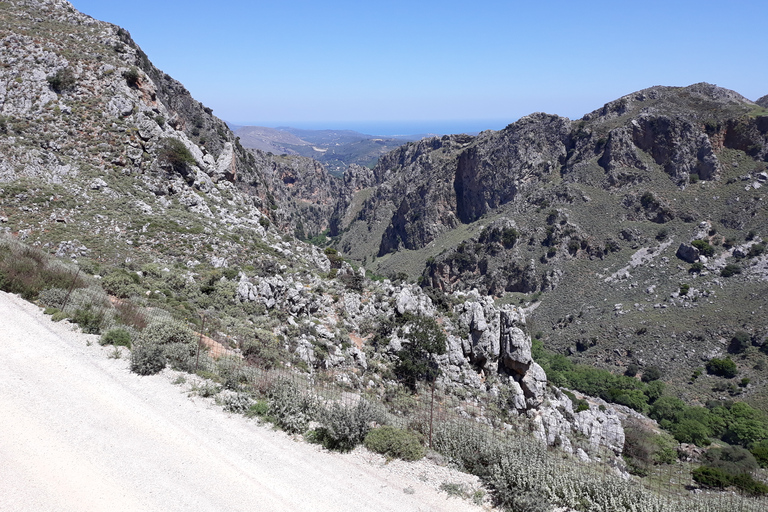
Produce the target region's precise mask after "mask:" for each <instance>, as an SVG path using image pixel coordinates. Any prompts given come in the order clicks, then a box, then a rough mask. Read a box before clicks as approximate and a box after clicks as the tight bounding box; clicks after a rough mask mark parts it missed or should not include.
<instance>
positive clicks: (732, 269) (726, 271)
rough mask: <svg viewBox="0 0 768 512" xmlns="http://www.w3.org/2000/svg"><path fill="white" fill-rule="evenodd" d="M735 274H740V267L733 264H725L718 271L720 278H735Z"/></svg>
mask: <svg viewBox="0 0 768 512" xmlns="http://www.w3.org/2000/svg"><path fill="white" fill-rule="evenodd" d="M736 274H741V267H740V266H738V265H735V264H733V263H729V264H727V265H726V266H725V267H723V269H722V270H721V271H720V276H721V277H732V276H735V275H736Z"/></svg>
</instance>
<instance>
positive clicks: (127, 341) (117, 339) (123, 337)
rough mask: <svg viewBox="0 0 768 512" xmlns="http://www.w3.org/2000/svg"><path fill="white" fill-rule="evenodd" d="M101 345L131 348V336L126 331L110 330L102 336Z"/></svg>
mask: <svg viewBox="0 0 768 512" xmlns="http://www.w3.org/2000/svg"><path fill="white" fill-rule="evenodd" d="M99 344H100V345H118V346H122V347H128V348H131V335H130V333H129V332H128V331H126V330H125V329H119V328H118V329H110V330H109V331H107V332H105V333H104V334H102V335H101V339H100V340H99Z"/></svg>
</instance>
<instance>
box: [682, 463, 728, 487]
mask: <svg viewBox="0 0 768 512" xmlns="http://www.w3.org/2000/svg"><path fill="white" fill-rule="evenodd" d="M691 475H692V476H693V479H694V480H695V481H696V482H698V483H700V484H701V485H703V486H705V487H712V488H716V489H724V488H725V487H728V486H729V485H731V477H730V475H728V474H727V473H726V472H725V471H723V470H722V469H717V468H713V467H709V466H699V467H698V468H696V469H694V470H693V471H691Z"/></svg>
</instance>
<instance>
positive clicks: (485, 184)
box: [337, 84, 768, 402]
mask: <svg viewBox="0 0 768 512" xmlns="http://www.w3.org/2000/svg"><path fill="white" fill-rule="evenodd" d="M759 101H761V102H763V103H764V101H765V99H764V98H763V99H762V100H759ZM766 162H768V110H766V109H765V107H763V106H761V105H760V104H758V103H753V102H751V101H749V100H747V99H746V98H744V97H742V96H740V95H739V94H737V93H735V92H733V91H729V90H726V89H722V88H718V87H716V86H712V85H709V84H696V85H692V86H689V87H684V88H680V87H653V88H650V89H646V90H643V91H639V92H636V93H633V94H629V95H627V96H624V97H622V98H619V99H618V100H616V101H613V102H610V103H608V104H606V105H605V106H603V107H602V108H600V109H598V110H596V111H594V112H591V113H589V114H587V115H585V116H584V117H583V118H582V119H580V120H577V121H572V120H569V119H566V118H562V117H558V116H554V115H549V114H541V113H538V114H532V115H530V116H527V117H524V118H522V119H520V120H519V121H517V122H515V123H513V124H511V125H509V126H508V127H507V128H505V129H504V130H501V131H498V132H493V131H487V132H483V133H481V134H480V135H479V136H477V137H469V136H463V135H462V136H445V137H442V138H433V139H425V140H422V141H419V142H415V143H411V144H408V145H406V146H403V147H402V148H400V149H398V150H396V151H393V152H392V153H390V154H388V155H386V156H384V157H382V158H381V160H380V161H379V164H378V165H377V166H376V168H375V169H374V171H373V174H374V177H373V178H374V183H373V184H372V185H371V186H370V187H368V188H365V189H363V190H361V191H360V192H359V193H358V194H357V195H356V196H355V197H356V200H354V201H349V202H348V203H347V204H348V205H349V206H348V207H347V208H346V210H345V211H344V212H343V215H337V218H339V219H343V220H342V221H341V223H340V224H339V226H338V227H337V231H338V232H339V233H340V237H339V242H338V246H339V248H340V250H342V251H343V252H344V253H345V254H348V255H350V256H352V257H354V258H355V259H357V260H359V261H361V262H365V263H366V264H367V265H368V266H369V268H372V269H374V270H375V271H377V272H379V273H381V274H384V275H394V274H397V273H399V272H406V273H407V274H408V275H410V276H411V277H412V278H416V277H419V276H420V280H421V282H422V284H423V286H425V287H428V288H432V289H436V290H441V291H445V292H453V291H456V290H467V289H471V288H476V289H477V290H479V291H480V292H481V293H488V294H491V295H494V296H496V297H498V298H499V300H501V301H506V302H509V301H512V302H514V303H517V302H521V303H531V302H535V303H536V304H538V307H537V309H536V310H535V312H534V313H533V315H532V318H531V320H532V322H533V323H534V324H535V325H536V326H537V330H538V331H540V335H541V336H542V337H543V338H544V340H545V343H546V345H547V346H549V347H551V348H553V349H555V350H558V351H560V352H562V353H568V354H571V355H573V356H575V357H577V358H581V359H586V360H589V361H591V362H592V363H594V364H598V365H604V366H606V367H608V368H610V369H612V370H613V371H618V372H623V371H625V369H626V368H627V367H628V366H630V365H639V366H640V367H648V366H659V367H662V368H663V369H664V372H665V374H666V375H667V376H668V378H669V379H671V380H673V381H676V382H677V383H678V384H679V385H680V386H682V391H681V392H683V393H684V394H687V395H688V396H689V397H690V398H692V399H696V398H701V394H700V393H699V391H700V387H701V386H698V385H697V386H692V385H688V384H687V383H688V382H689V377H690V375H691V374H692V373H693V372H694V371H695V370H696V369H697V368H701V367H703V365H704V363H705V362H706V361H708V360H709V359H710V358H712V357H715V356H725V355H726V352H727V350H728V342H729V340H730V339H731V338H732V336H733V335H734V333H735V332H736V331H746V332H749V333H750V335H751V336H752V339H753V342H754V344H755V345H757V346H762V345H763V343H764V342H765V337H766V334H768V325H766V321H765V319H764V313H761V310H762V309H763V308H764V306H768V303H767V302H766V290H768V284H767V283H766V280H767V279H768V274H767V273H766V269H767V268H768V257H767V256H766V255H765V254H764V247H765V246H764V243H763V238H765V237H768V233H767V232H766V230H765V226H766V222H767V221H768V209H767V208H766V206H765V199H766V197H765V193H764V192H763V191H764V190H765V188H764V185H765V184H766V182H768V172H767V171H768V164H767V163H766ZM692 243H693V244H696V245H697V246H699V247H705V249H706V251H705V252H701V251H700V250H699V249H696V248H695V247H694V246H693V245H691V244H692ZM756 350H757V349H756V348H755V349H754V350H753V352H754V351H756ZM744 357H746V356H744ZM762 357H763V356H762V355H760V354H752V356H751V357H746V358H745V359H744V360H743V362H742V363H740V368H741V371H742V374H741V375H742V376H744V377H747V378H750V379H752V382H753V383H754V384H757V385H753V386H752V387H749V388H747V389H746V390H739V391H740V392H743V394H745V395H747V396H752V398H754V399H755V400H756V401H757V402H762V400H764V398H765V395H764V391H763V390H764V385H765V382H763V380H764V377H763V376H762V372H761V371H759V370H754V369H753V366H754V365H755V364H758V363H759V361H760V360H761V358H762ZM758 383H759V384H758ZM708 386H709V387H708V388H707V391H708V393H707V394H708V395H709V396H710V397H715V396H722V395H723V392H722V389H721V390H720V391H717V390H715V391H711V390H710V389H709V388H711V387H718V386H720V387H721V386H722V384H721V383H719V382H711V383H709V384H708Z"/></svg>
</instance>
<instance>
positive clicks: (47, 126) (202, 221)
mask: <svg viewBox="0 0 768 512" xmlns="http://www.w3.org/2000/svg"><path fill="white" fill-rule="evenodd" d="M0 27H2V29H3V30H2V33H3V34H6V35H5V36H4V37H3V38H2V39H1V40H0V57H1V58H2V62H3V63H4V66H3V67H2V68H0V96H1V97H2V98H3V103H2V106H1V108H0V115H2V123H3V124H2V125H1V126H2V131H3V132H2V136H1V137H0V153H1V154H2V155H3V159H2V161H0V213H1V215H2V230H3V232H5V233H6V234H7V235H10V236H11V237H12V238H15V239H18V240H20V241H23V242H25V243H26V244H29V245H31V246H33V247H38V248H41V249H43V250H44V251H46V252H48V253H50V254H54V255H56V256H58V257H66V258H68V259H70V260H72V261H73V262H75V263H77V264H78V265H79V268H80V269H81V271H84V272H85V273H86V274H92V275H94V278H95V279H96V280H97V282H99V283H101V287H103V289H104V291H105V292H107V293H109V294H110V295H112V296H113V297H117V298H120V299H122V300H131V301H132V302H133V303H134V304H135V305H136V306H137V307H145V308H158V309H161V310H165V311H169V312H170V313H171V314H173V315H176V316H178V315H189V313H190V312H192V313H193V314H194V313H198V312H200V311H206V312H207V314H208V315H209V316H210V317H211V318H212V320H211V322H214V325H215V326H216V327H214V328H213V329H220V331H219V332H224V331H225V330H226V332H227V335H226V338H227V339H229V340H230V343H231V344H233V346H235V347H237V350H238V353H239V354H241V355H242V356H243V357H244V358H245V360H247V361H249V362H251V363H253V364H267V365H283V364H285V365H287V366H291V365H293V366H297V367H299V368H300V369H303V371H307V372H315V371H321V370H322V371H324V370H333V371H334V372H336V374H337V375H340V377H339V378H341V379H342V381H343V382H344V383H346V384H347V385H350V386H353V387H354V388H355V389H368V390H369V392H373V393H381V394H384V393H386V392H387V389H390V388H397V387H398V386H399V385H400V384H399V379H398V378H396V374H399V373H398V372H397V370H396V368H398V365H399V364H400V363H399V361H400V360H401V359H402V358H404V357H405V352H403V351H404V350H406V349H407V348H408V347H409V346H412V345H409V344H412V343H413V342H411V341H410V339H411V338H412V337H413V336H414V333H415V332H423V333H426V334H425V336H428V337H430V336H437V338H436V339H439V340H441V341H440V343H439V344H438V345H439V346H437V348H436V349H435V351H434V357H435V359H434V363H435V364H436V365H437V366H438V367H439V368H440V369H441V372H440V373H441V375H442V376H441V381H442V382H443V384H444V385H445V386H446V387H447V388H448V389H451V388H456V389H471V390H472V393H476V394H477V395H478V397H482V395H484V393H485V392H486V391H487V390H488V389H490V387H493V388H494V390H495V391H494V393H495V394H494V395H493V396H496V395H498V394H499V393H500V392H501V390H503V391H504V396H505V397H508V401H507V402H505V404H506V406H508V407H509V408H510V410H509V412H510V413H512V414H513V415H517V414H520V415H522V416H525V415H526V414H527V413H528V412H529V411H530V412H531V413H534V412H536V414H537V415H543V416H542V417H544V418H548V419H547V421H543V420H541V419H539V420H538V423H537V425H538V427H537V428H538V432H539V435H540V437H541V438H542V439H550V440H551V441H552V442H554V441H553V440H554V439H555V438H558V439H560V438H561V437H562V438H563V439H565V438H566V437H567V436H569V435H571V434H573V435H576V434H577V433H579V432H581V434H582V435H585V436H588V437H589V436H593V437H594V436H597V437H595V439H593V440H592V441H593V442H594V447H595V449H597V448H600V447H601V446H607V447H609V448H610V449H611V450H613V451H614V452H615V453H616V454H618V453H619V452H620V451H621V446H622V444H623V437H622V435H621V430H620V428H618V419H617V418H618V416H617V415H616V413H615V412H614V411H612V410H611V411H608V412H602V411H600V412H598V411H596V410H595V411H592V412H589V411H587V412H580V414H579V415H578V416H575V417H576V418H580V419H579V420H578V421H577V422H574V416H572V415H569V416H567V417H566V416H564V415H563V414H562V413H560V412H558V411H557V410H556V408H555V407H554V406H549V405H548V406H547V408H544V407H543V405H544V402H545V398H547V397H549V398H551V400H553V401H556V402H557V403H558V404H559V407H561V408H565V409H567V410H571V411H572V407H571V405H570V403H571V402H570V399H569V398H568V397H567V396H566V395H563V394H562V393H561V392H559V391H558V390H556V389H554V388H552V389H549V388H548V387H547V385H546V382H547V381H546V375H545V374H544V372H543V371H542V369H541V368H540V367H539V366H538V365H537V364H536V363H534V362H533V360H532V357H531V339H530V336H529V335H528V334H527V329H526V327H525V316H524V314H523V312H522V311H521V310H519V309H518V308H515V307H513V306H510V305H507V306H503V307H497V306H496V305H495V304H494V303H493V301H492V300H491V299H489V298H487V297H483V296H481V295H478V294H471V295H466V296H465V294H463V293H462V292H457V293H458V295H456V299H455V303H456V304H455V307H453V306H452V307H450V308H448V309H445V308H444V309H443V310H442V312H439V311H438V310H437V308H436V306H435V305H434V304H433V303H432V300H431V299H430V298H429V297H428V296H427V295H426V294H425V293H424V292H423V291H422V290H421V289H420V288H418V287H416V286H413V285H411V284H408V283H403V282H398V283H392V282H389V281H386V280H385V281H383V282H373V281H370V280H368V279H366V277H365V272H364V271H362V270H361V269H355V268H353V267H352V266H350V265H349V264H348V263H347V262H345V261H343V260H342V258H341V257H339V256H338V255H337V254H336V253H335V252H334V251H327V252H326V254H323V253H321V252H320V251H319V250H318V249H317V248H316V247H314V246H311V245H307V244H305V243H302V242H301V241H300V240H297V239H296V238H304V237H309V236H312V235H315V234H317V233H320V232H323V231H331V230H333V229H336V228H338V226H339V225H340V224H341V223H343V222H345V215H346V212H347V210H349V209H350V207H351V205H354V204H355V202H356V201H357V200H358V198H357V194H359V193H360V192H361V191H364V190H366V189H367V188H369V187H370V186H371V185H372V184H373V183H374V182H375V180H376V179H377V177H375V176H374V173H373V171H371V170H370V169H368V168H364V167H359V166H356V165H354V164H353V165H351V166H350V168H349V169H348V171H347V173H346V174H345V176H344V179H343V180H338V179H335V178H333V177H331V176H330V175H329V174H328V173H327V172H326V171H325V169H324V168H323V167H322V165H321V164H319V163H318V162H316V161H314V160H311V159H308V158H304V157H299V156H281V157H277V156H274V155H269V154H267V153H264V152H261V151H253V152H249V151H246V150H244V149H243V148H242V146H240V144H239V142H238V140H237V139H236V138H235V137H234V136H233V134H232V133H231V132H230V131H229V130H228V129H227V127H226V125H225V124H224V123H223V122H222V121H221V120H219V119H217V118H216V117H214V116H213V115H212V112H211V111H210V109H208V108H206V107H204V106H203V105H201V104H200V103H199V102H197V101H195V100H194V99H193V98H192V97H191V96H190V95H189V93H188V92H187V91H186V89H184V87H183V86H182V85H181V84H180V83H179V82H177V81H175V80H173V79H172V78H171V77H169V76H167V75H165V74H164V73H162V72H161V71H160V70H158V69H157V68H155V67H154V66H153V65H152V64H151V62H150V61H149V59H148V58H147V56H146V55H144V53H143V52H142V51H141V49H140V48H138V47H137V46H136V44H135V43H134V42H133V41H132V40H131V38H130V35H129V34H128V33H127V32H126V31H125V30H124V29H122V28H119V27H116V26H113V25H110V24H108V23H103V22H99V21H96V20H94V19H92V18H90V17H88V16H86V15H84V14H81V13H79V12H77V11H76V10H74V9H73V8H72V7H71V5H70V4H69V3H68V2H66V1H63V0H48V1H36V0H34V1H33V0H28V1H17V2H3V3H0ZM294 234H295V235H297V237H294ZM4 240H5V241H4V243H3V244H0V245H2V247H0V259H2V264H1V265H0V282H2V283H3V286H10V285H8V282H11V281H12V278H11V277H9V276H12V275H14V271H13V270H12V269H13V268H14V264H15V263H14V262H15V260H16V259H17V258H18V259H19V260H24V261H25V258H26V257H27V256H24V255H26V254H27V252H24V251H25V249H18V248H16V245H14V243H12V242H10V241H8V239H4ZM38 259H39V258H38ZM49 281H50V282H53V280H52V279H49ZM52 290H53V291H52ZM27 292H28V293H29V294H31V297H33V298H38V300H39V301H40V303H41V304H44V305H48V306H52V307H56V306H59V305H60V302H61V299H62V292H64V293H63V295H67V296H68V295H69V294H67V293H66V292H65V291H64V290H61V289H59V288H51V289H47V288H45V286H43V287H42V289H41V290H37V291H35V290H33V291H28V290H27ZM25 293H26V292H25ZM79 293H80V292H78V293H75V295H74V297H76V298H75V299H73V300H76V301H85V302H83V306H82V307H85V308H88V309H90V308H96V307H99V308H101V307H104V304H107V302H104V301H102V302H98V301H96V302H93V300H95V299H93V300H92V297H96V296H98V293H96V292H92V293H91V295H88V294H85V295H82V296H81V295H80V294H79ZM94 293H95V295H94ZM99 293H103V292H99ZM89 297H91V298H89ZM89 301H90V302H89ZM111 307H112V306H109V308H111ZM111 314H112V313H110V315H111ZM114 314H115V315H118V313H114ZM108 316H109V315H108ZM195 316H196V315H195ZM214 319H215V320H214ZM425 319H427V320H425ZM435 319H436V320H435ZM425 322H426V323H425ZM438 326H439V327H438ZM131 328H132V329H133V328H136V329H141V328H142V327H141V326H140V325H138V324H136V325H134V326H133V327H131ZM254 330H255V332H256V339H255V340H253V339H251V337H252V336H253V332H254ZM373 340H375V341H373ZM419 350H420V349H419ZM419 350H416V352H415V354H416V355H415V356H413V357H417V359H418V358H419V357H422V356H423V354H422V353H421V352H420V351H419ZM406 351H407V350H406ZM426 355H429V356H430V357H433V355H432V354H426ZM363 375H364V376H365V378H363ZM417 376H418V375H417ZM411 384H412V385H413V386H415V385H416V382H415V381H413V382H411ZM482 399H483V400H486V398H482ZM548 403H549V402H548ZM547 411H548V412H547ZM505 414H506V413H505ZM605 422H608V423H609V424H610V425H613V426H614V428H612V429H597V428H594V427H593V424H602V423H605ZM558 442H561V441H558Z"/></svg>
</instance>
